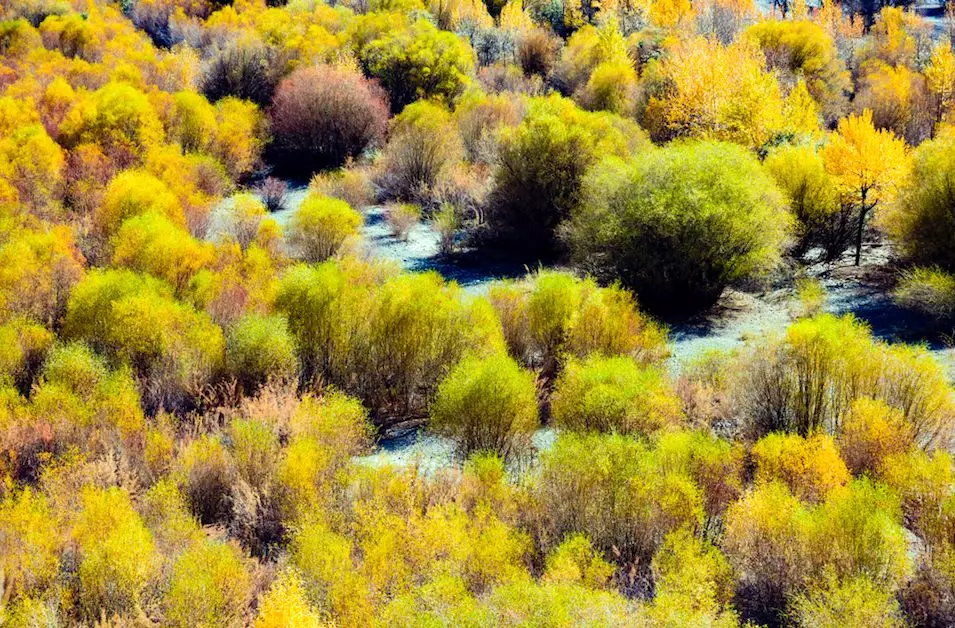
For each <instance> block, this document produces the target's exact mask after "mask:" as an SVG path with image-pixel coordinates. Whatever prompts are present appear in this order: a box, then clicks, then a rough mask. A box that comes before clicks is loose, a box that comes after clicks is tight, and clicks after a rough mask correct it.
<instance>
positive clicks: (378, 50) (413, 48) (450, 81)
mask: <svg viewBox="0 0 955 628" xmlns="http://www.w3.org/2000/svg"><path fill="white" fill-rule="evenodd" d="M359 56H360V58H361V62H362V65H363V66H364V68H365V71H366V73H367V74H369V75H370V76H373V77H375V78H377V79H378V80H379V81H381V84H382V86H383V87H384V88H385V90H387V92H388V94H389V95H390V96H391V109H392V111H395V112H399V111H401V110H402V109H404V108H405V107H406V106H407V105H410V104H411V103H413V102H414V101H416V100H428V99H435V100H443V101H444V102H445V103H450V102H451V101H452V100H453V99H454V97H455V96H457V95H458V94H459V93H460V92H461V90H462V89H463V88H464V86H465V85H466V84H467V83H468V81H469V80H470V79H469V75H470V74H471V73H472V72H473V70H474V61H475V59H474V51H473V50H472V49H471V47H470V46H469V45H468V44H467V43H466V42H465V41H464V40H462V39H461V38H459V37H458V36H457V35H455V34H454V33H449V32H447V31H441V30H438V29H437V28H435V27H434V26H433V25H432V24H431V23H430V22H428V21H426V20H423V19H419V20H418V21H416V22H415V23H414V24H413V25H411V26H409V27H405V28H397V29H394V30H391V31H390V32H386V33H383V34H382V35H381V36H380V37H379V38H377V39H373V40H372V41H371V42H369V43H368V45H366V46H364V47H363V48H362V49H361V52H360V55H359Z"/></svg>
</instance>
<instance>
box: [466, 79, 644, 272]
mask: <svg viewBox="0 0 955 628" xmlns="http://www.w3.org/2000/svg"><path fill="white" fill-rule="evenodd" d="M500 142H501V144H500V147H499V149H498V163H497V166H496V168H495V170H494V178H493V182H492V189H491V192H490V197H489V199H488V209H487V214H486V216H485V220H486V223H487V224H486V233H485V234H484V237H485V238H486V240H487V242H488V243H489V244H490V245H492V246H494V247H496V248H500V249H503V250H506V251H508V252H510V253H513V254H514V255H516V256H518V257H520V258H522V259H530V260H534V259H541V258H552V257H553V256H555V255H556V254H558V253H559V252H560V251H561V249H562V247H561V246H560V242H559V240H558V238H557V227H558V225H559V224H560V223H561V222H562V221H564V220H566V219H567V218H569V217H570V215H571V212H572V211H573V210H574V209H575V208H576V207H577V205H578V204H579V203H580V201H581V199H582V190H583V181H584V175H585V174H586V173H587V171H588V169H589V168H590V167H591V166H592V165H593V164H594V163H595V161H596V160H597V157H598V156H601V155H616V156H619V157H628V156H630V155H631V154H633V152H635V151H636V150H638V149H639V148H641V147H643V146H644V145H645V144H646V136H645V135H644V134H643V132H642V131H640V129H639V127H637V126H636V125H635V124H633V123H632V121H628V120H625V119H623V118H617V117H615V116H613V115H611V114H607V113H589V112H585V111H582V110H580V109H579V108H577V106H576V105H574V104H573V102H572V101H570V100H567V99H562V98H560V97H558V96H550V97H548V98H537V99H533V100H531V101H530V103H529V105H528V112H527V115H526V116H525V117H524V120H523V121H522V122H521V123H520V124H519V125H517V126H516V127H513V128H508V129H504V130H503V131H502V133H501V140H500Z"/></svg>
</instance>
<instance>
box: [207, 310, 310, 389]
mask: <svg viewBox="0 0 955 628" xmlns="http://www.w3.org/2000/svg"><path fill="white" fill-rule="evenodd" d="M297 351H298V347H297V346H296V343H295V338H294V337H293V336H292V334H291V332H289V328H288V322H287V321H286V320H285V318H284V317H283V316H278V315H271V316H262V315H260V314H247V315H245V316H243V317H242V318H240V319H239V320H238V321H236V322H235V324H234V325H233V326H232V328H231V329H229V335H228V338H227V340H226V352H225V364H226V370H227V371H228V373H229V374H231V375H232V377H234V378H235V379H236V381H238V382H239V385H240V386H241V387H242V389H243V390H244V391H245V392H246V393H251V392H254V391H255V390H256V389H258V388H259V387H260V386H262V385H263V384H265V383H266V382H267V381H268V380H270V379H274V380H276V381H278V382H293V381H295V380H296V379H298V358H297Z"/></svg>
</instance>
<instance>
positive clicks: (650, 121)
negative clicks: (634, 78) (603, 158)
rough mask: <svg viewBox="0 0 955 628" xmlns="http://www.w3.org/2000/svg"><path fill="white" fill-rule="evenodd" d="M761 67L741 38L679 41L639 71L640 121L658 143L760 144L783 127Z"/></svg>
mask: <svg viewBox="0 0 955 628" xmlns="http://www.w3.org/2000/svg"><path fill="white" fill-rule="evenodd" d="M765 66H766V61H765V59H764V58H763V55H762V54H761V53H760V51H759V49H758V48H756V46H754V45H753V44H752V43H749V42H747V41H737V42H735V43H733V44H730V45H728V46H723V45H722V44H720V43H719V42H717V41H715V40H709V39H703V38H696V39H689V40H686V41H682V42H681V43H679V44H678V45H677V46H676V48H675V49H674V50H673V51H672V53H671V54H669V55H668V56H666V57H665V58H664V59H663V60H662V61H661V62H660V64H659V65H656V66H653V67H652V70H650V71H649V72H647V73H646V75H645V78H644V81H645V84H646V87H647V90H648V93H649V99H648V100H647V104H646V108H645V110H644V111H643V114H642V122H643V125H644V127H645V128H646V129H647V130H648V131H649V132H650V136H651V137H652V138H653V139H655V140H658V141H664V140H669V139H673V138H678V137H691V138H697V139H714V140H724V141H728V142H735V143H738V144H742V145H743V146H746V147H748V148H754V149H758V148H761V147H763V146H764V145H765V144H766V143H767V142H770V141H771V140H772V139H773V138H774V137H775V136H776V135H778V134H780V133H782V132H784V131H786V130H787V129H788V126H789V124H788V123H789V121H788V120H786V119H785V118H784V112H783V96H782V93H781V92H780V89H779V82H778V81H777V80H776V77H775V76H774V75H773V74H772V73H771V72H768V71H766V67H765Z"/></svg>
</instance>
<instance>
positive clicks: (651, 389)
mask: <svg viewBox="0 0 955 628" xmlns="http://www.w3.org/2000/svg"><path fill="white" fill-rule="evenodd" d="M551 415H552V417H553V419H554V422H555V424H556V425H557V426H558V427H562V428H564V429H570V430H574V431H579V432H586V431H598V432H619V433H621V434H637V435H649V434H652V433H653V432H656V431H658V430H660V429H664V428H667V427H672V426H674V425H676V424H678V423H679V422H680V419H681V416H682V409H681V403H680V399H679V398H678V397H677V396H676V394H675V393H674V392H673V389H672V387H671V385H670V383H669V382H668V381H667V378H666V376H665V375H664V374H663V373H661V372H660V371H659V370H657V369H654V368H641V367H640V365H639V364H637V363H636V362H634V361H633V359H631V358H627V357H616V358H604V357H599V356H594V357H590V358H588V359H587V360H585V361H579V360H571V361H570V362H568V363H567V365H566V366H565V367H564V371H563V373H561V375H560V376H559V377H558V378H557V383H556V385H555V387H554V393H553V395H552V396H551Z"/></svg>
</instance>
